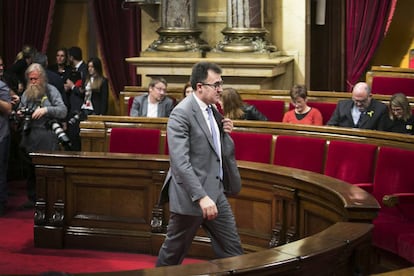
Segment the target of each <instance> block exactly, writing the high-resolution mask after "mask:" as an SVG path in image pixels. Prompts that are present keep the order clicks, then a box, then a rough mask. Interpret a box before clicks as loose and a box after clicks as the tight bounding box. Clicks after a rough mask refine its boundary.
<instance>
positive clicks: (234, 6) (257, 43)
mask: <svg viewBox="0 0 414 276" xmlns="http://www.w3.org/2000/svg"><path fill="white" fill-rule="evenodd" d="M222 34H223V35H224V40H223V41H221V42H219V43H218V44H217V46H216V51H223V52H238V53H243V52H248V53H252V52H258V53H266V52H274V51H276V47H275V46H273V45H271V44H269V43H268V42H267V41H266V39H265V35H266V34H267V30H266V29H265V28H264V22H263V0H227V27H226V28H224V29H223V30H222Z"/></svg>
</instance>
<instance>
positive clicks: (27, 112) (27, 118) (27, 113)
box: [19, 107, 36, 134]
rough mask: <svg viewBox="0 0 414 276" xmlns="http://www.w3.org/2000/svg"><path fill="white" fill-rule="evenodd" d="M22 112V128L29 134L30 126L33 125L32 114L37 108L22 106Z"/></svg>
mask: <svg viewBox="0 0 414 276" xmlns="http://www.w3.org/2000/svg"><path fill="white" fill-rule="evenodd" d="M19 110H20V112H21V113H22V115H23V119H22V129H23V132H24V133H25V134H29V132H30V127H31V123H32V114H33V112H34V111H35V110H36V108H35V107H32V108H30V107H22V108H20V109H19Z"/></svg>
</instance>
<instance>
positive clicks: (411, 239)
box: [398, 229, 414, 263]
mask: <svg viewBox="0 0 414 276" xmlns="http://www.w3.org/2000/svg"><path fill="white" fill-rule="evenodd" d="M398 255H399V256H401V257H403V258H405V259H406V260H408V261H410V262H411V263H414V229H412V231H411V233H407V234H401V235H399V237H398Z"/></svg>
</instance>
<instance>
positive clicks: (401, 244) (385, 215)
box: [373, 147, 414, 260]
mask: <svg viewBox="0 0 414 276" xmlns="http://www.w3.org/2000/svg"><path fill="white" fill-rule="evenodd" d="M413 160H414V151H410V150H404V149H397V148H391V147H381V149H380V151H379V154H378V159H377V168H376V170H375V178H374V186H373V195H374V196H375V198H376V199H377V201H378V202H379V203H380V204H381V207H382V208H381V211H380V213H379V215H378V217H377V218H376V219H375V220H374V231H373V242H374V244H375V245H376V246H378V247H380V248H382V249H385V250H389V251H391V252H394V253H397V254H400V252H405V253H404V254H405V255H401V256H402V257H405V258H407V257H409V258H407V259H409V260H414V256H413V255H412V254H411V253H409V252H412V250H411V251H409V250H407V248H406V246H407V243H411V242H412V241H408V240H406V239H405V238H404V237H407V239H408V238H412V237H410V235H408V234H413V233H414V211H413V210H414V195H413V193H414V173H413ZM393 194H397V195H398V194H401V200H400V201H401V202H400V204H397V205H396V206H394V207H388V206H385V205H384V204H383V201H382V199H383V197H384V196H385V195H393ZM404 195H406V196H405V197H403V196H404ZM407 254H411V255H407Z"/></svg>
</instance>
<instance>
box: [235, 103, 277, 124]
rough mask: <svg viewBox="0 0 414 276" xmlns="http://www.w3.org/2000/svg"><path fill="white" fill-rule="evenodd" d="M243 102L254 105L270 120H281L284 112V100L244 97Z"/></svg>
mask: <svg viewBox="0 0 414 276" xmlns="http://www.w3.org/2000/svg"><path fill="white" fill-rule="evenodd" d="M243 101H244V102H246V103H248V104H251V105H254V106H255V107H256V108H257V110H259V111H260V112H262V113H263V115H265V116H266V117H267V119H268V120H269V121H271V122H281V121H282V120H283V114H284V113H285V102H284V101H274V100H251V99H246V100H243Z"/></svg>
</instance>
